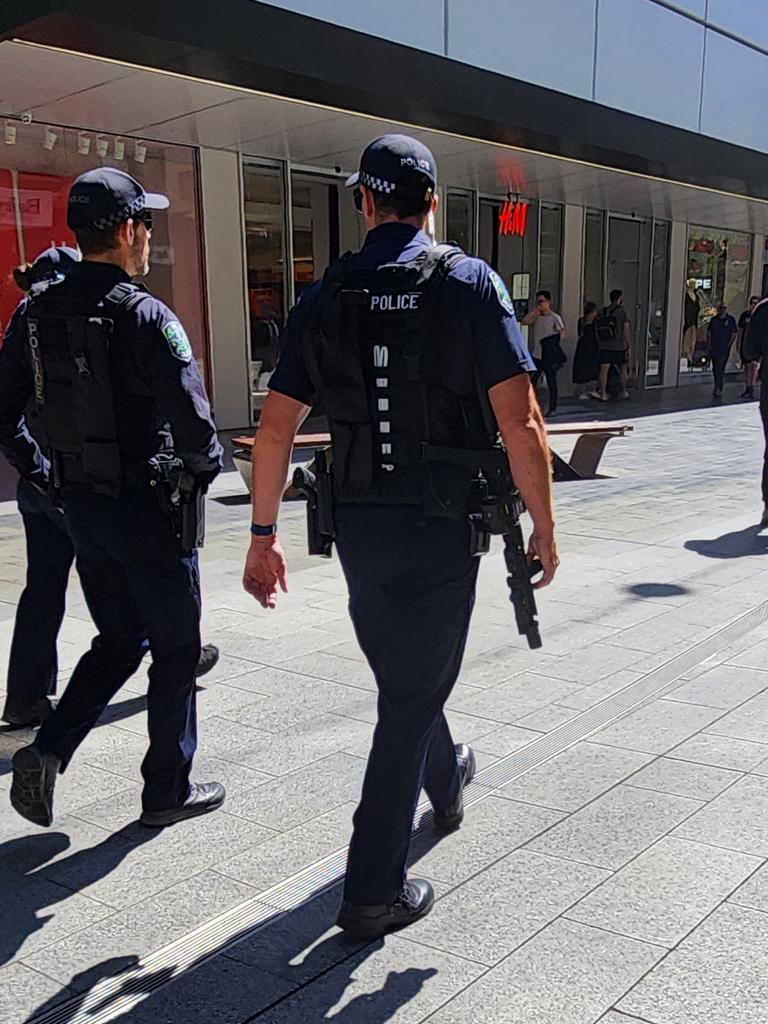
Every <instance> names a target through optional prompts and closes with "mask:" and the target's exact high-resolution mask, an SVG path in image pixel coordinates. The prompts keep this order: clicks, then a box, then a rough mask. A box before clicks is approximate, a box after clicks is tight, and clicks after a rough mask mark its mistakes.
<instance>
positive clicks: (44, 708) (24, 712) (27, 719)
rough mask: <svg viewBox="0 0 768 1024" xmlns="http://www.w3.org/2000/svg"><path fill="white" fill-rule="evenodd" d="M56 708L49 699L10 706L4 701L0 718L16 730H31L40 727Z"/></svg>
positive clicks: (44, 698) (43, 698) (39, 699)
mask: <svg viewBox="0 0 768 1024" xmlns="http://www.w3.org/2000/svg"><path fill="white" fill-rule="evenodd" d="M55 707H56V704H55V702H54V701H52V700H51V698H50V697H39V698H38V699H37V700H33V701H30V703H28V704H12V703H11V702H10V701H6V704H5V708H4V709H3V713H2V715H0V718H2V720H3V721H4V722H7V723H8V725H12V726H14V727H15V728H17V729H33V728H37V726H39V725H42V723H43V722H44V721H45V720H46V718H47V717H48V716H49V715H50V714H51V712H52V711H53V710H54V708H55Z"/></svg>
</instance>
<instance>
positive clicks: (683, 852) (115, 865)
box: [0, 405, 768, 1024]
mask: <svg viewBox="0 0 768 1024" xmlns="http://www.w3.org/2000/svg"><path fill="white" fill-rule="evenodd" d="M615 411H616V413H621V414H623V415H624V416H627V415H628V414H630V413H631V412H632V406H631V405H629V406H624V407H622V408H619V409H617V410H615ZM761 450H762V437H761V432H760V426H759V421H758V419H757V413H756V408H755V406H754V405H751V406H738V405H731V406H725V407H721V408H711V409H710V408H706V407H704V408H698V409H695V410H693V411H688V412H683V411H680V412H672V413H665V414H661V415H657V416H643V417H639V418H637V419H636V420H635V433H634V435H632V436H630V437H629V438H627V439H625V440H623V441H616V442H613V443H612V444H611V445H610V446H609V447H608V449H607V452H606V455H605V457H604V461H603V466H602V469H603V470H604V472H605V473H606V478H605V479H600V480H596V481H591V482H581V483H574V484H558V485H557V488H556V499H557V505H558V516H559V528H560V544H561V554H562V558H563V565H562V569H561V573H560V575H559V578H558V580H557V584H556V585H555V586H554V587H552V588H551V589H550V590H549V591H547V592H546V593H544V594H543V595H542V596H541V601H540V610H541V620H542V632H543V635H544V650H543V651H541V652H530V651H528V650H527V648H526V646H525V645H524V643H523V642H522V641H521V640H520V638H519V637H518V636H517V635H516V633H515V631H514V627H513V621H512V614H511V609H510V607H509V604H508V601H507V596H506V586H505V582H504V573H503V568H502V562H501V559H500V556H499V554H498V552H497V553H496V554H495V555H493V556H492V557H490V558H487V559H485V560H484V563H483V566H482V569H481V580H480V590H479V598H478V603H477V610H476V614H475V622H474V625H473V629H472V635H471V638H470V643H469V647H468V657H467V662H466V664H465V668H464V671H463V673H462V677H461V681H460V684H459V685H458V686H457V689H456V692H455V694H454V696H453V699H452V701H451V705H450V716H449V717H450V718H451V722H452V725H453V727H454V730H455V732H456V736H457V738H461V739H467V738H469V739H471V741H472V742H473V745H474V746H475V748H476V749H477V751H478V757H479V760H480V763H481V766H482V767H487V766H489V765H492V764H494V763H495V762H496V761H497V760H498V759H499V758H502V757H506V756H508V755H510V754H511V753H512V752H513V751H520V750H521V749H522V748H523V747H525V746H526V744H529V743H532V742H533V743H535V742H536V741H537V740H540V739H541V737H543V736H545V735H546V734H547V733H550V732H551V731H552V730H557V729H567V728H570V727H571V726H573V725H574V724H575V725H577V726H578V723H579V718H578V716H579V715H581V714H583V713H584V712H588V711H589V709H592V708H594V707H596V706H597V705H598V704H599V703H600V702H601V701H603V700H605V699H606V698H608V697H610V696H611V695H613V694H616V693H617V692H618V691H620V690H622V688H624V687H626V686H628V685H630V684H632V683H633V682H634V681H636V680H638V679H641V678H642V677H643V676H645V675H646V674H647V673H649V672H652V671H653V670H654V669H656V668H658V667H659V666H660V665H663V664H664V663H665V662H667V661H669V660H670V658H672V657H674V656H676V655H678V654H680V653H682V652H685V651H687V650H689V649H690V648H692V647H693V646H694V645H695V644H697V643H698V642H699V641H701V640H702V639H703V638H706V637H707V636H709V635H711V634H712V633H713V632H715V631H716V630H718V629H719V628H720V627H722V626H724V625H725V624H726V623H728V622H729V621H731V620H732V619H734V618H736V617H737V616H738V615H740V614H742V613H743V612H745V611H746V610H748V609H750V608H752V607H754V606H756V605H759V604H760V603H762V602H764V601H767V600H768V557H766V556H768V534H761V533H760V532H759V531H758V529H757V527H756V526H755V524H756V522H757V519H758V518H759V510H760V501H759V486H758V481H759V468H760V467H759V464H760V457H761ZM302 513H303V509H302V508H301V507H300V506H298V505H287V506H285V514H284V518H283V522H284V526H283V530H282V532H283V535H284V539H285V541H286V547H287V549H288V553H289V569H290V576H289V587H290V592H289V594H288V595H287V597H286V598H285V599H283V600H281V606H280V608H279V609H278V611H276V612H274V613H266V612H263V611H262V610H261V609H260V608H258V607H257V606H256V605H255V604H254V603H253V602H252V600H251V599H250V598H249V597H248V596H247V595H246V594H245V593H244V592H243V591H242V590H241V589H240V582H239V581H240V574H241V569H242V559H243V555H244V549H245V540H246V535H245V527H246V524H247V522H248V514H249V510H248V505H247V502H246V501H245V500H244V497H243V496H242V489H241V486H240V481H239V477H238V476H237V475H236V474H234V473H228V474H225V475H224V476H223V477H222V478H220V480H219V481H218V482H217V483H216V485H215V487H214V493H213V496H212V499H211V500H210V501H209V531H208V543H207V545H206V548H205V550H204V552H203V583H204V595H203V596H204V604H205V613H204V615H205V637H206V639H207V640H210V641H212V642H216V643H217V644H219V646H220V647H221V649H222V652H223V656H222V660H221V663H220V665H219V666H218V667H217V669H216V670H215V671H214V672H213V673H212V674H211V675H210V676H208V677H206V678H205V679H204V680H202V681H201V682H202V688H201V690H200V692H199V695H198V696H199V717H200V753H199V757H198V768H197V773H198V775H199V776H200V777H204V778H221V779H222V780H223V781H224V782H225V783H226V785H227V788H228V793H229V796H228V801H227V804H226V805H225V808H224V810H222V811H220V812H218V813H217V814H215V815H211V816H209V817H206V818H204V819H199V820H197V821H193V822H188V823H186V824H184V825H180V826H177V827H176V828H173V829H168V830H166V831H164V832H162V833H160V834H157V835H155V834H153V833H145V832H142V831H141V830H140V829H139V827H138V826H137V824H136V817H137V813H138V809H139V786H140V774H139V764H140V760H141V757H142V754H143V751H144V747H145V739H144V736H145V731H146V721H145V720H146V714H145V710H144V701H143V695H144V691H145V689H146V672H145V671H142V672H141V673H139V675H138V676H137V677H136V678H134V679H133V680H131V681H130V682H129V684H128V685H127V686H126V688H125V689H124V690H123V692H121V693H120V694H118V696H117V698H116V699H115V701H114V703H113V705H112V707H111V708H110V710H109V713H108V714H107V715H106V716H105V720H104V722H103V723H102V724H100V725H99V727H98V728H97V729H96V730H94V732H93V733H92V735H91V736H90V737H89V738H88V740H87V741H86V743H85V744H84V745H83V747H82V749H81V750H80V752H79V753H78V756H77V758H76V760H75V762H74V763H73V765H72V767H71V769H70V771H69V772H68V773H67V775H66V776H64V777H63V778H62V779H61V780H60V783H59V787H58V790H57V819H56V822H55V825H54V828H53V829H51V830H49V831H42V830H39V829H36V828H35V827H34V826H31V825H27V824H26V823H25V822H23V821H22V820H21V819H19V818H17V817H15V816H14V815H13V813H12V812H11V810H10V808H9V806H8V804H7V793H8V789H9V781H10V776H9V774H8V772H9V760H10V757H11V755H12V753H13V750H14V749H15V747H16V746H17V745H18V744H20V743H22V742H26V741H28V738H29V737H28V735H26V734H23V733H22V734H20V733H18V732H15V733H14V732H7V731H4V732H0V898H1V899H2V902H1V903H0V906H2V925H1V926H0V1021H2V1024H21V1022H23V1021H31V1020H32V1019H33V1017H34V1016H35V1015H37V1014H39V1013H43V1012H45V1011H46V1010H49V1009H51V1008H53V1007H55V1006H57V1005H59V1004H62V1003H66V1007H67V1008H66V1011H64V1010H62V1012H61V1014H60V1022H61V1024H68V1022H69V1021H72V1020H74V1018H75V1015H76V1013H77V1012H78V1008H79V1007H81V1006H83V1005H85V1004H84V1002H83V1001H84V1000H86V999H87V998H88V993H89V992H90V991H91V990H92V989H93V986H94V985H96V984H98V983H99V981H100V980H101V979H103V978H106V977H109V976H111V975H116V974H119V973H120V972H122V971H126V970H130V969H131V968H132V967H133V966H134V965H135V964H136V963H137V962H138V961H139V960H140V959H141V958H142V957H145V956H148V955H150V954H152V953H155V952H156V951H158V950H161V949H163V948H164V947H165V946H167V945H169V944H170V943H172V942H174V941H176V940H179V939H182V938H183V937H185V936H187V935H189V933H191V932H193V931H194V930H195V929H197V928H199V927H200V926H202V925H205V924H206V923H208V922H210V921H212V920H213V919H215V918H217V917H218V916H219V915H222V914H224V913H226V912H227V911H230V910H231V909H232V908H235V907H238V906H240V905H241V904H243V903H244V902H246V901H251V902H252V903H253V905H254V906H255V907H257V908H258V907H259V905H261V901H262V896H265V897H268V895H269V894H268V892H267V890H269V889H270V888H271V887H273V886H275V885H276V884H277V883H279V882H281V881H283V880H284V879H287V878H289V877H290V876H292V875H294V874H295V873H297V872H299V871H300V870H301V869H303V868H305V867H306V866H308V865H310V864H312V863H314V862H316V861H318V860H320V859H322V858H325V857H327V856H328V855H330V854H332V853H334V852H335V851H337V850H339V849H340V848H342V847H343V846H344V845H345V844H346V841H347V839H348V836H349V829H350V822H351V817H352V813H353V810H354V806H355V801H356V799H357V796H358V794H359V789H360V783H361V779H362V774H363V771H364V767H365V760H364V759H365V754H366V751H367V747H368V744H369V741H370V735H371V728H372V723H373V721H374V720H375V687H374V683H373V679H372V676H371V673H370V671H369V669H368V668H367V666H366V664H365V662H364V661H363V659H362V657H361V655H360V653H359V651H358V649H357V647H356V644H355V639H354V634H353V631H352V628H351V626H350V624H349V621H348V619H347V617H346V610H345V591H344V585H343V581H342V579H341V574H340V571H339V566H338V562H337V561H336V560H334V561H331V562H325V561H318V560H315V559H310V558H309V557H308V556H307V555H306V554H305V553H304V552H303V543H304V523H303V514H302ZM23 573H24V553H23V545H22V538H21V531H20V522H19V519H18V517H17V515H16V513H15V509H14V507H13V505H11V504H10V503H6V504H5V505H2V504H0V679H2V678H4V664H5V659H6V658H7V652H8V646H9V640H10V635H11V629H12V622H13V614H14V605H15V602H16V600H17V599H18V596H19V593H20V590H21V583H22V580H23ZM91 636H92V627H91V623H90V619H89V616H88V614H87V611H86V610H85V608H84V604H83V601H82V597H81V596H80V593H79V590H78V587H77V582H76V580H75V579H73V581H72V589H71V593H70V596H69V601H68V613H67V618H66V621H65V625H64V629H63V631H62V637H61V663H62V684H63V683H64V681H65V680H66V678H67V676H68V674H69V673H70V672H71V669H72V667H73V665H74V664H75V662H76V660H77V657H78V656H79V654H80V653H81V652H82V651H83V649H84V648H85V646H86V645H87V644H88V643H89V641H90V639H91ZM564 742H565V741H564ZM480 792H483V795H484V797H485V798H484V799H483V800H482V801H481V802H479V803H477V804H475V805H474V806H471V807H469V809H468V812H467V818H466V821H465V825H464V827H463V829H462V831H461V832H460V833H459V834H458V835H456V836H453V837H451V838H448V839H446V840H443V841H442V842H441V843H439V844H437V845H436V844H435V843H434V842H433V841H431V840H430V837H429V836H426V837H420V838H419V839H418V840H417V841H416V842H415V843H414V850H413V859H414V865H413V870H414V872H415V873H417V874H422V875H423V876H424V877H427V878H429V879H430V880H432V881H433V883H434V885H435V887H436V890H437V893H438V904H437V907H436V909H435V911H434V913H433V914H432V915H431V916H430V917H429V918H428V919H426V920H425V921H424V922H422V923H420V924H419V925H417V926H415V927H413V928H411V929H410V930H409V931H407V932H404V933H403V934H402V935H400V936H398V937H390V938H388V939H387V940H386V941H385V942H383V943H376V944H374V945H371V946H366V947H361V946H359V945H352V944H349V943H348V942H346V941H344V940H343V939H342V938H341V936H340V934H339V932H338V931H337V930H336V929H335V928H334V915H335V911H336V907H337V904H338V899H339V887H338V886H335V887H334V888H332V889H331V890H329V891H328V892H326V893H324V894H323V895H321V896H319V897H315V898H314V899H311V900H309V901H308V902H305V903H304V905H302V906H300V907H298V908H297V909H295V910H292V911H290V912H288V913H287V914H280V913H279V912H278V911H277V910H275V909H274V906H273V904H270V905H269V907H268V908H267V909H266V911H265V912H266V913H267V914H270V915H271V917H270V919H269V921H268V922H267V924H266V925H265V926H264V927H263V928H262V929H261V930H260V931H257V932H255V933H253V934H249V935H246V936H245V937H244V938H243V940H242V941H241V942H239V943H238V944H237V945H234V946H231V947H229V948H228V949H226V951H224V952H222V953H220V954H219V955H217V956H215V957H214V958H213V959H212V960H209V961H208V962H206V963H205V964H204V965H202V966H200V967H198V968H197V969H195V970H190V971H186V972H183V973H182V974H181V975H180V976H179V977H178V978H174V979H173V980H171V975H172V971H168V972H167V973H166V974H162V975H161V976H159V977H158V980H160V981H163V982H167V983H166V984H162V985H161V986H160V987H158V988H157V990H156V991H154V992H153V994H151V995H149V996H148V997H147V998H144V999H143V1000H141V1001H139V1002H138V1004H137V1005H135V1006H134V1007H133V1008H132V1009H131V1010H130V1012H129V1013H127V1014H123V1015H122V1016H120V1017H119V1019H121V1020H126V1021H130V1022H132V1024H133V1022H136V1024H143V1022H147V1024H149V1022H152V1024H155V1022H159V1024H166V1022H167V1024H182V1022H183V1024H197V1022H200V1024H213V1022H216V1024H220V1022H224V1024H244V1022H246V1021H251V1020H257V1021H262V1022H269V1024H299V1022H301V1024H304V1022H315V1021H323V1020H333V1021H337V1022H338V1024H383V1022H385V1021H394V1022H398V1024H406V1022H407V1024H411V1022H412V1024H419V1022H421V1021H426V1020H429V1021H430V1022H434V1024H454V1022H456V1024H458V1022H461V1024H464V1022H465V1021H467V1020H471V1021H473V1022H474V1024H497V1022H498V1024H596V1022H598V1021H601V1022H603V1024H637V1022H638V1021H640V1022H648V1024H726V1022H727V1024H736V1022H738V1024H765V1020H766V1015H767V1013H766V1006H767V1005H768V982H766V972H765V970H764V964H765V960H766V955H768V625H762V626H758V627H757V628H756V629H754V630H753V631H752V632H750V633H749V634H748V635H746V636H743V637H740V638H739V639H738V640H736V641H734V642H733V643H731V644H730V646H727V647H723V648H722V649H718V650H715V651H714V653H711V656H710V657H709V658H708V659H707V660H706V661H705V662H701V663H699V664H692V665H691V666H690V667H689V669H688V671H686V672H685V674H684V676H683V677H681V678H680V679H679V680H678V681H677V682H676V683H675V685H674V686H673V687H671V688H670V689H669V691H667V692H665V693H664V694H663V696H657V697H656V698H655V699H652V700H649V701H648V702H647V703H646V704H645V705H644V706H642V707H639V708H636V709H635V710H633V711H632V712H631V713H629V714H627V715H625V716H624V717H623V718H621V719H619V720H618V721H615V722H613V723H611V724H609V725H607V726H606V727H604V728H602V729H600V730H598V731H596V732H594V733H592V734H591V735H589V736H588V737H585V738H582V739H580V740H579V741H578V742H575V743H573V744H571V745H566V747H565V749H562V750H561V751H560V752H559V753H557V754H556V755H555V756H554V757H552V758H551V759H550V760H547V761H545V762H544V763H541V764H537V765H536V766H535V767H534V768H533V769H532V770H530V771H528V772H526V773H524V774H522V775H518V776H517V777H515V778H513V779H512V780H511V781H509V782H507V784H505V785H502V786H500V788H498V789H497V790H496V791H495V792H493V793H492V794H490V792H489V791H487V790H485V791H483V790H481V789H480V787H476V793H480ZM67 1001H68V1002H67ZM107 1005H109V1004H107ZM117 1013H118V1011H117V1009H115V1015H116V1016H115V1019H118V1017H117Z"/></svg>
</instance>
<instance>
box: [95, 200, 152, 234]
mask: <svg viewBox="0 0 768 1024" xmlns="http://www.w3.org/2000/svg"><path fill="white" fill-rule="evenodd" d="M144 198H145V197H144V196H143V195H142V196H138V197H137V198H136V199H134V200H133V202H132V203H127V204H126V205H125V206H121V207H120V209H119V210H117V211H115V213H111V214H110V215H109V217H99V219H98V220H95V221H94V222H93V226H94V227H95V228H96V230H97V231H104V230H106V229H107V228H113V227H116V225H118V224H122V223H123V221H125V220H128V218H129V217H132V216H133V215H134V213H139V212H140V211H141V210H143V209H144Z"/></svg>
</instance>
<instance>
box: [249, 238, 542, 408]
mask: <svg viewBox="0 0 768 1024" xmlns="http://www.w3.org/2000/svg"><path fill="white" fill-rule="evenodd" d="M431 247H432V242H431V240H430V239H429V237H428V236H427V235H426V234H425V233H424V232H423V231H419V229H418V228H416V227H413V226H412V225H410V224H402V223H398V222H387V223H386V224H380V225H379V226H378V227H376V228H373V229H372V230H371V231H369V232H368V235H367V236H366V239H365V243H364V245H363V247H362V249H361V250H360V252H359V253H356V254H355V256H353V257H352V258H351V260H350V262H349V269H350V270H353V269H359V270H370V269H375V268H376V267H379V266H381V265H382V264H384V263H395V262H397V263H407V262H408V260H412V259H413V258H414V257H415V256H418V254H419V253H420V252H422V251H423V250H424V249H429V248H431ZM321 284H322V282H321V281H315V282H314V283H313V284H311V285H310V286H309V287H307V288H305V289H304V291H303V292H302V293H301V297H300V298H299V301H298V302H297V303H296V305H295V306H294V307H293V309H292V310H291V314H290V316H289V317H288V323H287V324H286V327H285V332H284V334H283V338H282V349H281V354H280V360H279V362H278V364H277V367H276V369H275V372H274V373H273V374H272V377H271V378H270V381H269V387H270V390H271V391H279V392H280V394H283V395H287V396H288V397H289V398H295V399H296V400H297V401H299V402H303V404H304V405H312V403H313V400H314V394H315V389H314V387H313V385H312V381H311V380H310V377H309V374H308V373H307V368H306V366H305V365H304V357H303V353H302V351H301V338H302V335H303V333H304V330H305V328H306V326H307V324H308V322H309V321H310V319H311V317H312V313H313V304H314V303H313V300H314V299H315V298H316V297H317V295H318V293H319V291H320V287H321ZM441 288H442V292H441V315H442V316H443V317H444V318H445V321H446V322H447V323H450V324H452V325H454V332H453V338H454V344H457V345H465V346H466V350H467V351H469V352H471V353H472V356H473V362H474V364H475V366H476V368H477V371H478V378H479V380H480V383H481V384H482V385H483V386H484V387H485V388H486V389H489V388H492V387H494V385H496V384H500V383H501V382H502V381H503V380H508V379H509V378H510V377H516V376H518V375H519V374H521V373H529V372H533V371H534V370H535V369H536V366H535V364H534V362H533V359H532V358H531V355H530V352H529V351H528V346H527V345H526V343H525V339H524V338H523V335H522V332H521V331H520V326H519V324H518V322H517V319H516V317H515V311H514V307H513V306H512V301H511V299H510V298H509V294H508V292H507V289H506V287H505V286H504V283H503V281H502V280H501V278H500V277H499V275H498V274H497V273H496V272H495V271H493V270H491V268H490V267H489V266H488V264H487V263H485V262H484V261H483V260H478V259H475V258H474V257H472V256H465V257H464V258H463V259H461V260H459V261H458V262H457V263H456V264H455V266H454V267H453V268H452V269H451V271H450V273H449V274H448V277H447V278H446V280H445V282H444V283H443V284H442V285H441Z"/></svg>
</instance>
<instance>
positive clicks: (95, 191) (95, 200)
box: [67, 167, 170, 231]
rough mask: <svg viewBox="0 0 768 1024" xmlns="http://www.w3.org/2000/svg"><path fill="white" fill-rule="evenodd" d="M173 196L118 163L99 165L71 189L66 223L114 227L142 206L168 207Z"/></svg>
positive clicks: (72, 225) (155, 208)
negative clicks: (150, 187)
mask: <svg viewBox="0 0 768 1024" xmlns="http://www.w3.org/2000/svg"><path fill="white" fill-rule="evenodd" d="M169 206H170V200H169V199H168V197H167V196H164V195H161V194H160V193H158V192H145V191H144V188H143V186H142V185H140V184H139V182H138V181H136V179H135V178H132V177H131V176H130V174H126V173H125V171H120V170H118V169H117V168H116V167H97V168H95V169H94V170H92V171H86V172H85V174H81V175H80V177H79V178H77V179H76V180H75V181H74V183H73V185H72V188H71V189H70V190H69V202H68V204H67V224H68V225H69V227H70V229H71V230H72V231H78V230H79V229H81V228H97V229H98V230H103V229H104V228H109V227H113V226H114V225H116V224H120V223H122V221H124V220H128V218H129V217H133V216H135V214H137V213H140V212H141V211H142V210H167V209H168V207H169Z"/></svg>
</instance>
